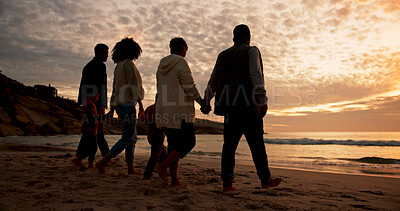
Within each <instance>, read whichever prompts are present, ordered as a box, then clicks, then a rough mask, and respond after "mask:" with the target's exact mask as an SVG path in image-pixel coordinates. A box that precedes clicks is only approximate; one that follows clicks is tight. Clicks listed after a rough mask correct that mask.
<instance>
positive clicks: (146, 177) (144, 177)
mask: <svg viewBox="0 0 400 211" xmlns="http://www.w3.org/2000/svg"><path fill="white" fill-rule="evenodd" d="M149 179H151V176H150V177H149V176H144V175H143V180H149Z"/></svg>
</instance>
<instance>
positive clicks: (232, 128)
mask: <svg viewBox="0 0 400 211" xmlns="http://www.w3.org/2000/svg"><path fill="white" fill-rule="evenodd" d="M263 133H264V130H263V120H262V118H260V117H258V116H257V115H255V114H249V113H239V112H231V113H228V114H225V119H224V145H223V148H222V159H221V171H222V172H221V178H222V180H223V181H232V180H233V179H234V174H233V172H234V168H235V152H236V148H237V146H238V144H239V141H240V138H241V137H242V135H243V134H244V135H245V137H246V140H247V144H248V145H249V147H250V151H251V155H252V157H253V162H254V165H255V166H256V169H257V175H258V177H259V178H260V180H261V181H266V180H267V179H268V178H269V177H270V176H271V173H270V171H269V167H268V158H267V152H266V150H265V145H264V138H263Z"/></svg>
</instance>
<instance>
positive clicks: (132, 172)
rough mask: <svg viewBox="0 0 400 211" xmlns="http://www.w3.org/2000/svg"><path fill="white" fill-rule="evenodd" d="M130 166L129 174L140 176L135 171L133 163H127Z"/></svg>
mask: <svg viewBox="0 0 400 211" xmlns="http://www.w3.org/2000/svg"><path fill="white" fill-rule="evenodd" d="M126 164H127V166H128V174H140V173H139V172H137V171H136V170H135V167H134V166H133V163H126Z"/></svg>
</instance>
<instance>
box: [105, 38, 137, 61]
mask: <svg viewBox="0 0 400 211" xmlns="http://www.w3.org/2000/svg"><path fill="white" fill-rule="evenodd" d="M141 53H142V48H141V47H140V45H139V44H138V43H137V42H135V41H134V40H133V38H128V37H125V38H124V39H122V40H121V41H119V42H117V43H116V44H115V46H114V48H113V49H112V60H113V61H114V63H118V62H119V61H124V60H125V59H130V60H136V59H137V58H139V56H140V54H141Z"/></svg>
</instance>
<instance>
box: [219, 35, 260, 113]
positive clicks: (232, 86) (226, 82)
mask: <svg viewBox="0 0 400 211" xmlns="http://www.w3.org/2000/svg"><path fill="white" fill-rule="evenodd" d="M251 48H252V47H251V46H250V45H249V44H247V43H240V44H235V45H234V46H232V47H230V48H228V49H227V50H225V51H223V52H221V53H220V54H219V56H218V59H217V63H216V65H217V68H218V71H217V72H216V79H217V80H216V84H215V91H216V94H215V101H216V104H215V111H214V112H215V114H218V115H224V114H225V113H226V112H227V111H238V112H246V113H247V112H254V109H253V106H254V103H253V99H252V98H251V96H252V91H253V87H254V85H253V83H252V81H251V78H250V71H249V55H248V54H249V50H250V49H251Z"/></svg>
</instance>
